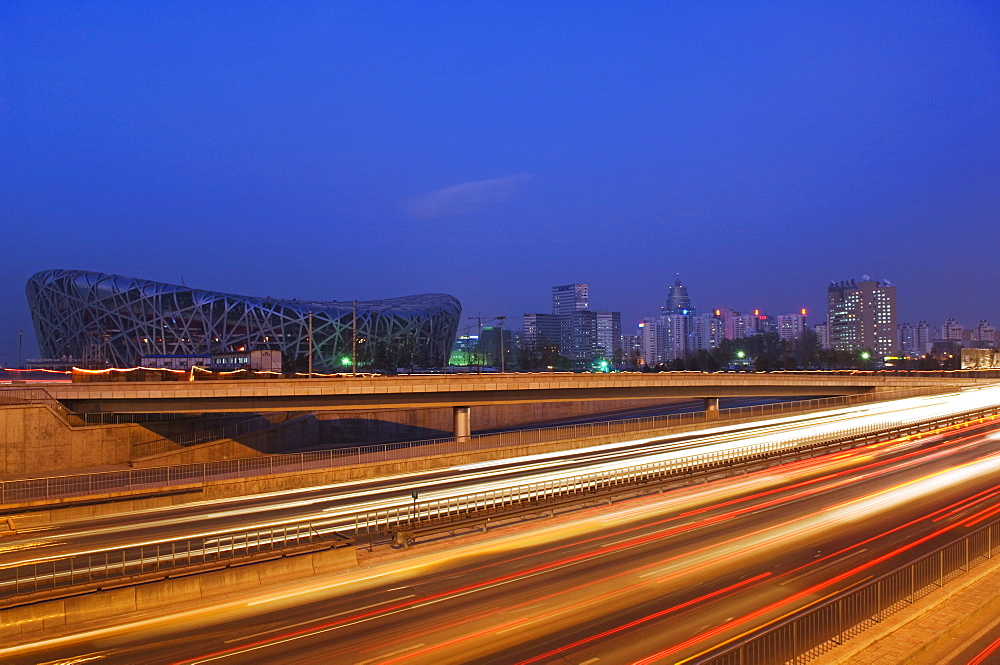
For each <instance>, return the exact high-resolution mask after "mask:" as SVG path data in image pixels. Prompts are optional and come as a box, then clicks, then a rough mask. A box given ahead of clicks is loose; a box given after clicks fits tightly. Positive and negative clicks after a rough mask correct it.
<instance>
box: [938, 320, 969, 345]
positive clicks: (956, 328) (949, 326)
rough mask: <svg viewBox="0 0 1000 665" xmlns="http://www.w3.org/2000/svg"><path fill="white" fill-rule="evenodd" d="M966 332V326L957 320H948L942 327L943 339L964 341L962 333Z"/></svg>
mask: <svg viewBox="0 0 1000 665" xmlns="http://www.w3.org/2000/svg"><path fill="white" fill-rule="evenodd" d="M963 332H965V326H963V325H962V324H961V323H959V322H958V321H956V320H955V319H948V320H947V321H945V322H944V325H943V326H941V339H956V340H958V341H962V333H963Z"/></svg>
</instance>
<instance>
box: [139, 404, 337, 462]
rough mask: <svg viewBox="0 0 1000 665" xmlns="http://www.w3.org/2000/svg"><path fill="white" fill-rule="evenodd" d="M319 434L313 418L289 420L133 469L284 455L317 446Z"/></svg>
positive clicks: (166, 455) (160, 455)
mask: <svg viewBox="0 0 1000 665" xmlns="http://www.w3.org/2000/svg"><path fill="white" fill-rule="evenodd" d="M319 431H320V423H319V421H317V420H316V418H315V417H313V416H304V417H300V418H295V419H293V420H290V421H289V422H287V423H284V424H281V425H279V426H277V427H275V428H274V429H268V430H264V431H261V432H251V433H250V434H245V435H243V436H239V437H237V438H235V439H219V440H218V441H210V442H208V443H201V444H198V445H194V446H189V447H187V448H183V449H180V450H171V451H167V452H164V453H158V454H156V455H147V456H146V457H141V458H138V459H134V460H132V466H134V467H136V468H145V467H153V466H174V465H177V464H191V463H194V462H216V461H219V460H227V459H238V458H241V457H258V456H261V455H267V454H273V453H282V452H286V451H288V450H292V449H295V448H302V447H305V446H311V445H315V444H314V442H316V441H318V440H319Z"/></svg>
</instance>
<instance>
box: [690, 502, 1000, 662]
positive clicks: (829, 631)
mask: <svg viewBox="0 0 1000 665" xmlns="http://www.w3.org/2000/svg"><path fill="white" fill-rule="evenodd" d="M991 519H992V522H991V523H990V522H987V523H986V524H984V525H982V526H980V527H979V528H977V529H976V530H975V531H972V532H971V533H968V534H967V535H965V536H963V537H962V538H960V539H958V540H957V541H954V542H952V543H950V544H948V545H945V546H943V547H941V548H939V549H937V550H936V551H934V552H932V553H930V554H928V555H926V556H923V557H921V558H920V559H917V560H916V561H914V562H913V563H910V564H908V565H905V566H901V567H898V568H896V569H895V570H893V571H891V572H888V573H886V574H884V575H882V576H880V577H878V578H876V579H873V580H870V581H868V582H865V583H864V584H862V585H860V586H857V587H854V588H852V589H851V590H850V591H847V592H844V593H841V594H839V595H837V596H834V597H833V598H830V599H827V600H825V601H823V602H821V603H820V604H818V605H816V606H815V607H813V608H810V609H808V610H805V611H803V612H800V613H797V614H795V615H793V616H791V617H789V618H787V619H785V620H783V621H779V622H778V623H776V624H774V625H772V626H769V627H767V628H765V629H762V630H759V631H756V632H754V633H752V634H751V635H749V636H747V637H746V638H743V639H741V640H739V641H737V642H735V643H733V644H730V645H727V646H725V647H722V648H719V649H716V650H715V651H714V653H710V654H707V655H706V656H704V657H702V658H699V659H698V660H695V661H693V662H694V663H697V664H698V665H744V664H745V663H754V665H788V664H791V665H802V664H804V663H808V662H809V661H811V660H813V659H815V658H818V657H820V656H822V655H824V654H826V653H827V652H829V651H830V650H832V649H835V648H836V647H838V646H841V645H843V644H844V643H845V642H846V641H847V640H849V639H851V638H852V637H856V636H857V635H859V634H861V633H862V632H864V631H865V629H867V628H869V627H871V626H873V625H874V624H877V623H880V622H881V621H883V620H885V618H886V617H888V616H890V615H892V614H894V613H896V612H898V611H900V610H902V609H905V608H906V607H909V606H910V605H913V604H914V603H915V602H916V601H918V600H920V599H921V598H923V597H924V596H926V595H928V594H930V593H932V592H934V591H935V590H936V589H940V588H941V587H943V586H944V585H945V584H948V583H949V582H951V581H953V580H955V579H957V578H959V577H961V576H962V575H964V574H966V573H968V572H970V571H972V570H973V569H975V568H976V567H977V566H980V565H982V564H984V563H986V562H988V561H989V560H990V559H992V558H993V556H994V555H995V554H997V552H998V551H1000V518H998V517H996V516H993V517H992V518H991Z"/></svg>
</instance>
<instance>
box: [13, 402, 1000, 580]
mask: <svg viewBox="0 0 1000 665" xmlns="http://www.w3.org/2000/svg"><path fill="white" fill-rule="evenodd" d="M998 400H1000V390H991V391H988V390H972V391H966V392H963V393H961V394H958V395H951V396H935V397H918V398H910V399H906V400H897V401H894V402H886V403H874V404H866V405H860V406H853V407H845V408H840V409H834V410H831V411H828V412H822V413H819V414H804V415H797V416H786V417H782V418H776V419H772V420H769V421H764V422H762V423H757V424H749V425H726V426H720V427H716V428H711V429H708V430H702V431H701V432H700V433H697V434H694V433H687V434H680V435H674V436H669V437H656V438H637V439H634V440H630V441H625V442H622V443H616V444H606V445H601V446H595V447H591V448H584V449H578V450H572V451H564V452H558V453H547V454H539V455H533V456H530V457H522V458H514V459H508V460H501V461H496V462H481V463H476V464H468V465H463V466H458V467H454V468H450V469H445V470H438V471H431V472H417V473H413V474H407V475H404V476H398V477H389V478H382V479H378V480H364V481H356V482H350V483H340V484H337V485H331V486H325V487H314V488H308V489H304V490H295V491H287V492H280V493H274V494H268V495H258V496H251V497H239V498H233V499H227V500H221V501H211V502H196V503H190V504H183V505H180V506H176V507H170V508H161V509H154V510H146V511H140V512H135V513H124V514H118V515H113V516H108V517H102V518H95V519H90V520H83V521H77V522H72V523H63V524H56V525H52V526H46V527H38V528H35V529H29V530H25V531H23V532H21V533H19V534H18V535H17V536H15V537H11V536H8V537H5V539H4V541H3V548H2V550H0V566H3V567H10V566H15V565H24V564H27V563H34V562H39V561H44V560H46V559H49V558H54V557H63V556H67V555H70V554H78V553H83V552H90V551H97V550H100V549H107V548H121V547H126V546H129V547H131V546H137V545H141V544H144V543H149V542H154V541H156V540H163V539H168V538H182V537H186V536H194V535H204V534H213V533H218V532H224V531H228V530H234V529H254V528H263V527H269V526H273V525H279V524H287V523H294V522H302V521H305V520H318V519H319V520H323V521H324V523H326V524H327V525H328V527H329V528H332V529H337V528H340V529H345V530H346V529H353V526H354V519H353V516H354V515H355V514H357V513H358V512H363V511H371V510H378V509H384V508H388V507H394V506H401V505H405V504H408V503H410V502H411V501H412V498H411V492H413V491H416V492H418V494H419V497H420V499H421V500H436V499H443V498H446V497H449V496H456V495H462V494H468V493H473V492H482V491H487V490H490V489H499V488H504V487H510V486H512V485H518V484H526V483H535V482H542V481H546V480H552V479H558V478H564V477H566V476H572V475H580V474H585V473H594V472H599V471H606V470H609V469H614V468H620V467H623V466H628V465H636V464H643V463H651V462H657V461H662V460H664V459H670V458H671V457H680V456H684V455H690V454H692V453H694V452H699V453H700V452H704V451H719V450H726V449H730V448H734V447H739V446H745V445H749V444H751V443H755V442H760V441H779V442H780V441H787V440H791V439H793V438H794V437H797V436H802V435H805V434H807V433H820V434H823V435H827V436H831V437H832V436H834V435H835V434H836V433H837V432H840V431H843V430H844V429H845V428H851V427H856V426H859V425H862V424H869V423H874V424H879V423H887V422H895V421H897V420H899V419H909V420H913V421H918V420H920V419H921V418H926V417H931V416H932V415H933V414H943V413H947V412H949V409H953V408H954V405H955V404H961V405H963V408H966V407H973V406H975V405H982V404H987V403H992V402H994V401H998Z"/></svg>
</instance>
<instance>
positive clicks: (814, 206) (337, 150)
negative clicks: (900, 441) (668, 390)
mask: <svg viewBox="0 0 1000 665" xmlns="http://www.w3.org/2000/svg"><path fill="white" fill-rule="evenodd" d="M0 100H2V105H0V224H2V230H3V231H2V235H0V239H2V247H3V260H2V262H0V264H2V268H0V353H5V354H6V357H7V361H8V363H11V364H12V362H13V358H14V356H15V355H16V353H17V348H16V347H17V331H18V329H20V328H24V329H25V342H26V344H25V357H34V355H35V354H36V353H37V349H36V348H35V345H34V333H33V331H31V322H30V316H29V314H28V308H27V304H26V301H25V297H24V283H25V281H26V279H27V278H28V277H29V276H30V275H31V274H33V273H34V272H37V271H39V270H43V269H47V268H77V269H86V270H95V271H101V272H109V273H117V274H122V275H129V276H135V277H143V278H147V279H153V280H158V281H164V282H170V283H181V281H182V279H183V281H184V282H185V283H186V284H187V285H189V286H196V287H201V288H207V289H212V290H219V291H227V292H232V293H239V294H244V295H261V296H264V295H270V296H274V297H288V298H301V299H336V300H350V299H353V298H359V299H374V298H383V297H392V296H399V295H405V294H411V293H420V292H446V293H451V294H453V295H455V296H457V297H458V298H459V299H460V300H461V301H462V303H463V306H464V309H465V311H464V313H463V317H466V316H469V315H474V314H475V313H476V312H478V311H482V312H484V313H485V314H487V315H496V314H505V315H507V316H509V317H512V318H514V319H515V320H518V319H519V318H520V315H521V314H522V313H524V312H529V311H543V312H544V311H549V308H550V287H551V286H552V285H554V284H561V283H570V282H589V283H590V285H591V300H592V306H594V307H595V308H601V309H617V310H620V311H622V313H623V327H624V328H625V329H626V330H627V331H631V330H632V329H633V327H634V324H635V323H636V322H637V321H638V320H639V319H640V318H641V317H642V316H644V315H646V314H654V313H658V308H659V306H660V305H661V304H662V303H663V300H664V298H665V296H666V287H667V285H668V284H669V283H671V282H672V280H673V278H674V274H675V273H677V272H679V273H680V274H681V276H682V278H683V280H684V282H685V283H686V284H687V285H688V286H689V288H690V291H691V296H692V300H693V302H694V304H695V305H696V306H697V307H698V308H699V309H701V310H703V311H704V310H707V309H709V308H711V307H716V306H720V305H729V306H732V307H735V308H736V309H742V310H746V309H752V308H755V307H759V308H761V309H763V310H765V311H767V312H769V313H773V314H781V313H786V312H788V311H794V310H797V309H799V308H800V307H807V308H809V309H810V311H811V312H813V314H812V315H811V316H810V321H811V322H812V323H816V322H819V321H820V320H823V319H824V318H825V313H824V312H823V311H822V310H823V309H824V308H825V288H826V284H827V283H828V282H830V281H831V280H841V279H850V278H852V277H853V278H858V277H860V276H861V275H862V274H869V275H872V276H875V277H881V278H887V279H890V280H891V281H892V282H893V283H895V284H896V285H897V286H898V288H899V302H900V320H901V321H905V320H913V321H916V320H918V319H927V320H929V321H930V322H931V323H934V324H935V325H940V323H941V322H942V321H943V320H944V318H946V317H948V316H955V317H958V318H959V319H960V320H962V321H963V322H965V324H966V325H970V324H972V325H974V324H975V321H977V320H978V319H980V318H988V319H990V320H991V321H992V322H993V323H994V324H1000V303H998V299H997V295H996V294H997V287H998V282H1000V268H998V261H997V249H998V247H1000V242H998V240H1000V226H998V221H1000V215H998V213H1000V5H998V4H997V3H996V2H990V1H987V2H898V3H894V2H870V1H860V2H750V1H747V2H651V3H641V2H634V3H600V4H599V3H586V2H569V1H567V2H503V3H501V2H385V3H380V2H350V3H348V2H344V3H337V2H327V1H323V2H255V3H231V4H228V5H227V4H226V3H152V2H149V3H143V2H130V3H119V2H116V3H102V2H76V3H73V2H61V3H49V2H40V1H38V0H32V1H30V2H17V1H11V0H7V2H4V3H2V5H0ZM518 326H519V321H518Z"/></svg>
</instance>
